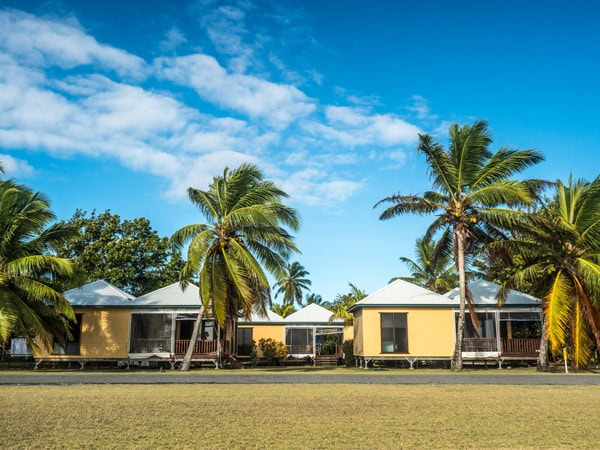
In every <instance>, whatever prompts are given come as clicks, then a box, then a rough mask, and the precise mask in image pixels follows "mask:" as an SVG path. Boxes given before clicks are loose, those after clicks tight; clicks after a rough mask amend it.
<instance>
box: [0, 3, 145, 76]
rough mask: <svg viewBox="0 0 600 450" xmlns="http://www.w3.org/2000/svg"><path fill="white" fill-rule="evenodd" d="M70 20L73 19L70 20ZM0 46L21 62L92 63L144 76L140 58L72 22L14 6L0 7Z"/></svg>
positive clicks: (63, 65) (65, 66)
mask: <svg viewBox="0 0 600 450" xmlns="http://www.w3.org/2000/svg"><path fill="white" fill-rule="evenodd" d="M71 22H72V21H71ZM0 30H2V33H0V49H2V51H3V52H6V53H8V54H11V55H13V56H14V57H16V58H18V59H19V61H20V63H21V64H27V65H33V66H37V67H52V66H57V67H61V68H63V69H70V68H74V67H77V66H85V65H94V66H97V67H98V68H101V69H104V70H108V71H114V72H116V73H117V74H119V75H121V76H133V77H136V78H139V77H143V76H144V75H145V72H146V64H145V62H144V60H143V59H142V58H139V57H138V56H135V55H132V54H130V53H128V52H126V51H124V50H121V49H116V48H114V47H111V46H108V45H102V44H99V43H98V42H97V41H96V39H94V38H93V37H92V36H89V35H88V34H86V33H85V32H84V31H83V30H81V29H80V28H79V27H77V26H76V25H74V24H72V23H69V24H67V23H62V22H58V21H57V20H56V19H52V20H51V19H45V18H40V17H35V16H33V15H31V14H28V13H25V12H21V11H17V10H4V11H1V10H0Z"/></svg>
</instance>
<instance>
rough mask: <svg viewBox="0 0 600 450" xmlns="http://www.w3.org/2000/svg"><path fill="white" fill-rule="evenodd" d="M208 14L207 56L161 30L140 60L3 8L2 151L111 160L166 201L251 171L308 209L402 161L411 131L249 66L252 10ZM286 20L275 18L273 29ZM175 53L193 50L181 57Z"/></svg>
mask: <svg viewBox="0 0 600 450" xmlns="http://www.w3.org/2000/svg"><path fill="white" fill-rule="evenodd" d="M209 7H210V8H212V9H211V11H212V12H213V13H212V15H211V14H209V15H207V16H206V17H205V18H204V19H202V20H201V23H202V26H204V27H205V29H206V32H207V36H209V38H210V40H211V42H212V45H213V46H214V47H215V48H216V49H217V50H215V51H216V54H215V55H211V54H208V53H206V52H202V51H200V50H197V49H198V48H200V47H199V46H195V45H194V43H193V42H189V40H188V39H189V37H188V36H185V35H184V34H183V32H181V30H179V29H178V28H171V29H170V30H169V31H168V32H167V33H166V35H165V38H164V39H163V41H162V42H160V43H159V44H157V51H160V52H163V53H162V54H160V55H159V56H158V57H157V58H155V60H154V61H148V62H146V61H144V60H143V59H142V58H140V57H138V56H136V55H135V54H132V53H131V52H129V51H126V50H124V49H120V48H115V47H112V46H110V45H107V44H103V43H100V42H98V41H97V40H96V39H95V38H94V37H93V36H91V35H89V34H88V33H86V31H84V29H83V28H82V27H81V26H80V25H79V24H78V23H77V21H76V20H74V19H73V18H72V17H69V18H67V19H65V20H59V19H56V18H47V17H37V16H34V15H31V14H27V13H24V12H21V11H16V10H0V147H2V148H4V149H5V150H6V151H9V152H18V151H20V150H22V149H24V150H29V151H38V152H45V153H49V154H51V155H53V156H55V157H60V158H69V157H72V156H74V155H84V156H86V157H91V158H98V159H110V160H111V161H116V162H117V163H119V164H121V165H122V166H124V167H127V168H129V169H131V170H133V171H139V172H144V173H150V174H153V175H155V176H156V177H159V178H160V179H164V180H166V181H167V184H168V185H167V187H166V189H165V192H164V195H166V196H168V197H171V198H180V197H182V196H184V195H185V191H186V189H187V187H189V186H196V187H206V186H207V185H208V183H209V182H210V180H211V179H212V176H214V175H215V174H218V173H220V172H221V171H222V170H223V167H224V166H226V165H228V166H230V167H233V166H235V165H237V164H239V163H241V162H248V161H249V162H253V163H257V164H259V165H261V166H262V167H264V168H266V170H265V172H266V173H267V174H268V175H269V176H272V177H274V178H276V179H278V180H279V182H280V184H281V185H282V187H283V188H284V189H285V190H287V191H289V193H290V195H292V197H293V200H294V201H295V202H298V203H305V204H311V205H332V204H337V203H340V202H344V201H346V200H347V199H348V198H350V197H351V196H353V195H355V194H356V192H358V191H359V190H360V189H361V188H362V187H363V186H364V183H365V181H364V180H362V179H361V178H360V177H354V176H353V175H352V168H356V173H360V172H361V171H360V164H361V162H368V161H369V159H370V158H371V157H372V156H371V155H370V152H372V151H376V153H377V157H378V158H380V159H381V158H386V159H387V160H388V161H389V164H396V165H399V164H402V163H403V157H404V156H403V152H402V150H401V148H402V146H403V145H405V144H410V143H413V142H414V141H415V139H416V135H417V133H418V132H419V131H420V128H419V127H418V126H417V125H415V124H413V123H409V122H408V121H406V120H405V119H404V118H402V117H400V116H398V115H395V114H391V113H380V112H377V111H376V110H375V108H376V107H377V106H378V105H377V104H376V102H375V101H374V100H373V99H371V100H368V99H367V100H368V101H367V100H363V101H356V102H354V101H353V100H352V99H351V98H348V96H346V97H347V98H346V101H347V104H341V105H336V106H333V105H322V104H321V103H320V102H319V100H318V99H317V98H315V97H313V96H311V95H310V94H308V93H307V92H308V89H309V85H310V83H309V82H307V80H308V79H310V77H311V76H313V77H314V78H315V79H319V77H320V76H319V74H318V71H317V70H315V69H313V68H302V69H301V70H293V69H290V68H288V67H287V66H286V63H285V62H284V60H283V59H281V55H276V54H275V53H272V54H271V58H269V54H268V53H267V52H264V51H263V52H262V54H263V59H262V60H261V59H260V58H259V56H258V55H259V54H261V51H262V50H261V43H264V42H267V41H269V39H271V38H270V37H269V36H266V35H264V34H262V35H261V34H260V33H249V32H248V27H249V26H253V27H256V26H257V25H254V24H253V25H249V23H250V22H252V21H251V17H250V16H251V14H254V13H256V11H255V9H254V6H253V5H252V4H251V3H247V2H242V3H236V4H234V5H230V6H223V5H222V4H220V3H219V2H217V3H210V5H209ZM282 17H284V16H283V15H281V16H273V17H272V20H273V21H275V22H277V23H279V24H280V25H281V26H283V25H284V23H283V21H282V19H281V18H282ZM296 19H297V18H296ZM254 31H256V30H254ZM251 35H252V36H251ZM184 43H185V44H187V45H185V46H183V45H182V44H184ZM290 45H291V44H290ZM179 46H182V48H186V49H189V48H195V49H196V50H195V53H190V54H187V55H183V56H178V55H176V54H175V50H176V49H177V50H179ZM220 61H226V63H223V64H222V63H221V62H220ZM236 61H237V62H236ZM265 67H271V69H273V70H274V72H273V73H269V72H268V71H266V69H265ZM56 68H60V71H59V72H60V76H57V75H56V72H57V71H56V70H55V69H56ZM250 69H252V70H250ZM311 73H312V75H310V74H311ZM276 79H278V80H279V81H275V80H276ZM317 81H318V80H317ZM300 86H302V88H301V87H300ZM182 92H185V94H182ZM193 93H195V95H192V94H193ZM191 97H193V98H192V99H191V100H190V98H191ZM423 101H424V100H423ZM412 107H414V108H416V107H417V106H412ZM367 149H368V151H367ZM374 149H375V150H374ZM0 158H2V161H3V162H4V164H5V167H6V168H7V170H8V169H10V170H11V171H13V172H14V173H20V174H29V175H31V176H34V175H35V170H34V168H33V167H32V166H31V165H29V163H27V161H25V160H23V159H20V158H15V157H14V156H6V155H5V156H4V157H2V156H0ZM342 166H343V167H344V172H343V173H344V175H341V172H340V171H339V170H338V169H339V168H341V167H342Z"/></svg>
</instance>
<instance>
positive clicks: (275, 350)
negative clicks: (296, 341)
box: [258, 338, 288, 366]
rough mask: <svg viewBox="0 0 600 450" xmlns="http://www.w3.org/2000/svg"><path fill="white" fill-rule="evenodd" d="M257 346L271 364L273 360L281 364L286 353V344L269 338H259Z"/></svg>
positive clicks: (273, 362)
mask: <svg viewBox="0 0 600 450" xmlns="http://www.w3.org/2000/svg"><path fill="white" fill-rule="evenodd" d="M258 348H260V351H261V352H262V354H263V357H264V358H265V359H266V360H267V361H268V362H269V365H271V366H272V365H274V364H275V361H278V362H279V364H281V365H283V362H284V360H285V358H287V355H288V348H287V345H285V344H284V343H283V342H281V341H277V340H275V339H271V338H267V339H260V340H259V341H258Z"/></svg>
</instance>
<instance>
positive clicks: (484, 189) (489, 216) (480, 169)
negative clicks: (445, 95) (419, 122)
mask: <svg viewBox="0 0 600 450" xmlns="http://www.w3.org/2000/svg"><path fill="white" fill-rule="evenodd" d="M491 143H492V138H491V136H490V133H489V131H488V125H487V122H485V121H483V120H481V121H476V122H474V123H473V125H464V126H462V127H459V126H458V125H457V124H454V125H452V126H451V127H450V142H449V146H448V150H445V149H444V148H443V147H442V145H441V144H439V143H437V142H434V140H433V137H432V136H430V135H426V134H421V135H419V145H418V148H417V150H418V151H419V152H421V153H423V154H424V155H425V159H426V160H427V164H428V166H429V167H428V172H429V175H430V178H431V180H432V185H433V189H434V190H431V191H427V192H425V193H424V194H423V195H400V194H394V195H392V196H390V197H386V198H384V199H383V200H381V201H379V202H378V203H377V204H376V205H375V207H378V206H381V205H384V204H391V205H392V206H389V207H388V208H387V209H385V210H384V211H383V213H381V215H380V216H379V218H380V219H381V220H388V219H392V218H394V217H397V216H401V215H404V214H407V213H413V214H419V215H426V214H434V213H435V214H437V216H436V218H435V220H434V221H433V222H432V223H431V225H430V226H429V228H428V229H427V232H426V234H425V238H426V239H429V238H432V237H433V236H435V235H436V234H437V233H441V238H440V240H441V245H442V246H444V248H451V249H452V250H453V253H454V260H455V263H456V267H457V269H458V274H459V288H460V307H459V317H458V325H457V330H456V343H455V349H454V354H453V357H452V368H453V369H454V370H461V369H462V342H463V334H464V325H465V304H466V302H467V279H466V265H467V262H468V260H467V258H468V257H469V256H470V255H472V254H473V251H474V246H475V245H476V244H477V242H479V241H483V240H485V239H486V237H487V236H489V234H490V233H491V232H493V231H494V227H502V228H507V227H510V226H511V225H512V224H513V223H514V220H515V216H516V215H517V213H516V212H515V211H514V210H513V209H512V208H514V207H518V206H521V205H525V204H528V203H529V202H530V201H531V197H532V192H531V190H532V186H534V185H536V183H534V182H529V183H528V182H520V181H514V180H509V178H510V177H512V176H513V175H514V174H516V173H519V172H521V171H523V170H524V169H526V168H527V167H529V166H531V165H533V164H536V163H538V162H540V161H542V160H543V157H542V155H541V153H539V152H537V151H535V150H512V149H509V148H501V149H500V150H498V151H497V152H496V153H492V152H491V151H490V150H489V148H488V147H489V145H490V144H491Z"/></svg>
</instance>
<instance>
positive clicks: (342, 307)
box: [329, 283, 367, 325]
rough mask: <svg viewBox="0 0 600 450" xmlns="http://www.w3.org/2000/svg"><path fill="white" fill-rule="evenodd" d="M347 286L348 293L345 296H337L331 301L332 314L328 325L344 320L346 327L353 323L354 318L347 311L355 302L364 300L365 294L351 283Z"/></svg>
mask: <svg viewBox="0 0 600 450" xmlns="http://www.w3.org/2000/svg"><path fill="white" fill-rule="evenodd" d="M348 286H350V292H348V293H347V294H338V295H337V296H336V298H335V300H334V301H333V304H332V306H331V309H332V311H333V314H332V315H331V317H330V318H329V323H332V322H333V321H334V320H335V319H344V323H345V324H346V325H352V324H353V323H354V316H353V315H352V313H351V312H348V309H349V308H350V307H351V306H352V305H354V304H355V303H356V302H359V301H361V300H362V299H363V298H365V297H366V296H367V293H366V292H365V291H363V290H362V289H359V288H357V287H356V286H355V285H353V284H352V283H348Z"/></svg>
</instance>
